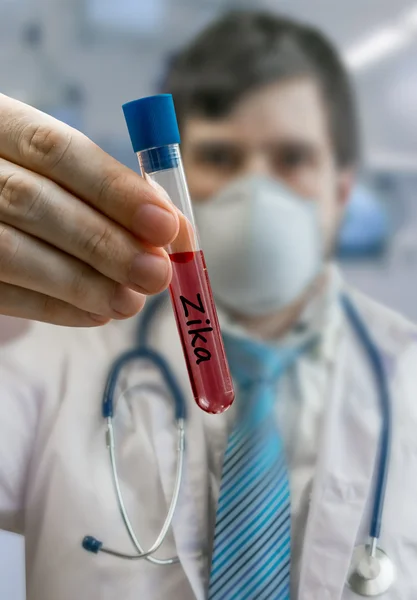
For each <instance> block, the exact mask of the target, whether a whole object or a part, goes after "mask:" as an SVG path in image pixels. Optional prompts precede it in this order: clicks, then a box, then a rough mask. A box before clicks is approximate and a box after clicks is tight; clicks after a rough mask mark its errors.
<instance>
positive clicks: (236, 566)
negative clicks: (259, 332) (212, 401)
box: [208, 335, 300, 600]
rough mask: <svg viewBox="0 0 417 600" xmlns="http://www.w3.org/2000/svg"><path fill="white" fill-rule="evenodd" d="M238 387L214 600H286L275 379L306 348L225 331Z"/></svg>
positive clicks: (286, 525)
mask: <svg viewBox="0 0 417 600" xmlns="http://www.w3.org/2000/svg"><path fill="white" fill-rule="evenodd" d="M224 341H225V348H226V353H227V356H228V360H229V365H230V368H231V372H232V375H233V378H234V379H235V382H236V384H237V386H238V397H237V402H238V414H237V420H236V424H235V426H234V428H233V430H232V432H231V434H230V436H229V440H228V445H227V448H226V452H225V456H224V463H223V473H222V481H221V486H220V496H219V502H218V508H217V515H216V527H215V537H214V549H213V558H212V565H211V573H210V585H209V594H208V598H209V600H266V599H268V600H288V599H289V594H290V592H289V584H290V543H291V535H290V533H291V515H290V491H289V482H288V473H287V468H286V464H285V456H284V451H283V447H282V442H281V439H280V436H279V433H278V430H277V425H276V419H275V414H274V404H275V399H276V384H277V381H278V379H279V377H280V375H281V374H282V373H283V372H284V370H285V369H286V368H288V367H289V366H290V364H291V363H293V362H294V361H295V359H296V357H297V355H298V354H299V353H300V351H299V350H298V351H297V350H295V349H286V350H278V349H276V348H272V347H270V346H267V345H264V344H261V343H258V342H253V341H250V340H246V339H239V338H235V337H232V336H229V335H224Z"/></svg>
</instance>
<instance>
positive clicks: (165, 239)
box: [132, 204, 178, 246]
mask: <svg viewBox="0 0 417 600" xmlns="http://www.w3.org/2000/svg"><path fill="white" fill-rule="evenodd" d="M132 230H133V233H134V234H135V235H137V236H139V237H140V238H142V239H143V240H146V241H147V242H149V243H150V244H152V245H153V246H166V245H168V244H169V243H170V242H172V240H173V239H174V238H175V237H176V235H177V233H178V217H177V216H176V214H174V213H173V212H170V211H169V210H165V208H162V207H161V206H158V205H157V204H143V205H142V206H140V207H139V208H138V210H137V212H136V214H135V216H134V218H133V222H132Z"/></svg>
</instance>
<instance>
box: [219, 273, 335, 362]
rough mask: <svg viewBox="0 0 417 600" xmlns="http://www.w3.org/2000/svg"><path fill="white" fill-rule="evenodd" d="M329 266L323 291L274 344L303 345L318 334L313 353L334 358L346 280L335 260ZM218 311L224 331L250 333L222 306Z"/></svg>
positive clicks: (318, 357)
mask: <svg viewBox="0 0 417 600" xmlns="http://www.w3.org/2000/svg"><path fill="white" fill-rule="evenodd" d="M326 269H327V280H326V284H325V286H324V288H323V290H322V291H321V293H320V294H318V295H316V296H315V297H314V298H313V299H312V300H311V301H310V302H309V303H308V304H307V306H306V308H305V309H304V311H303V312H302V314H301V315H300V317H299V319H298V321H297V323H295V325H294V327H293V328H292V329H291V331H289V332H288V333H287V334H285V335H284V336H283V337H280V338H279V339H277V340H275V341H272V344H276V345H277V346H279V347H282V346H300V345H302V344H304V343H307V342H308V341H309V340H312V339H314V338H315V337H317V340H318V341H317V344H315V345H314V346H313V347H312V349H311V354H312V357H313V358H317V359H319V360H325V361H326V362H329V363H331V362H333V360H334V359H335V354H336V353H335V350H336V345H337V339H338V334H339V331H340V325H341V323H342V311H341V306H340V301H339V297H340V293H341V290H342V285H343V283H342V278H341V276H340V273H339V271H338V269H337V267H336V266H335V265H334V264H329V265H328V266H327V267H326ZM218 312H219V320H220V324H221V328H222V329H223V330H224V331H227V332H228V333H230V334H232V335H236V336H238V337H246V338H248V337H249V338H250V337H251V336H250V334H249V333H248V332H247V331H246V330H245V328H244V327H243V326H242V325H240V324H238V323H236V321H234V320H233V319H232V318H231V317H230V316H229V315H228V314H227V313H226V312H224V311H221V310H219V311H218Z"/></svg>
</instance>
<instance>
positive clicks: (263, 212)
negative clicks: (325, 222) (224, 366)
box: [194, 176, 323, 316]
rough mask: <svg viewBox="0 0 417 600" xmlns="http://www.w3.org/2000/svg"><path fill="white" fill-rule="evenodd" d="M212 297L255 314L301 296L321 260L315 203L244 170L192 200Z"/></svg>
mask: <svg viewBox="0 0 417 600" xmlns="http://www.w3.org/2000/svg"><path fill="white" fill-rule="evenodd" d="M194 214H195V219H196V223H197V227H198V231H199V236H200V240H201V246H202V248H203V251H204V255H205V257H206V262H207V268H208V272H209V275H210V281H211V284H212V287H213V292H214V296H215V298H216V299H217V300H218V301H219V302H221V303H222V304H223V305H224V306H225V307H226V308H229V309H231V310H234V311H236V312H239V313H241V314H246V315H248V316H260V315H266V314H268V313H272V312H274V311H278V310H280V309H282V308H283V307H285V306H287V305H288V304H290V303H291V302H293V301H294V300H295V299H297V298H298V297H300V295H302V294H303V292H304V291H306V290H307V288H308V286H309V285H310V284H311V283H312V282H313V281H314V279H315V278H316V276H317V275H318V273H319V272H320V270H321V267H322V264H323V251H322V246H323V244H322V239H321V231H320V223H319V215H318V207H317V203H316V202H313V201H309V200H305V199H303V198H301V197H299V196H297V195H296V194H295V193H294V192H292V191H291V190H290V189H288V188H286V187H285V186H284V185H283V184H281V183H279V182H278V181H275V180H273V179H269V178H265V177H255V176H245V177H242V178H240V179H238V180H235V181H234V182H233V183H232V184H231V185H229V186H228V187H227V188H224V189H223V190H222V191H221V192H220V193H219V194H218V195H217V196H215V197H213V198H212V199H209V200H207V201H204V202H198V203H195V204H194Z"/></svg>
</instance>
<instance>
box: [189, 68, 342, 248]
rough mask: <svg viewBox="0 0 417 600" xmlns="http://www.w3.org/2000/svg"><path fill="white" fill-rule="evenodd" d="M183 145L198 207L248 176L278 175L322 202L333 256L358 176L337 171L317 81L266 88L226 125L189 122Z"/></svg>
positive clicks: (248, 98) (231, 115) (201, 119)
mask: <svg viewBox="0 0 417 600" xmlns="http://www.w3.org/2000/svg"><path fill="white" fill-rule="evenodd" d="M182 140H183V144H182V149H183V159H184V165H185V169H186V173H187V180H188V185H189V188H190V193H191V197H192V198H193V201H194V202H204V200H206V199H208V198H210V197H211V196H213V195H214V194H216V193H217V192H219V191H220V190H221V189H222V188H223V187H224V186H225V185H227V184H228V183H230V182H231V181H232V180H233V179H234V178H236V177H240V176H242V175H248V174H257V175H260V174H261V175H266V176H269V177H275V178H277V179H280V180H281V181H283V182H284V183H285V184H286V185H287V186H289V187H291V188H292V189H293V190H294V191H295V192H297V193H298V194H299V195H301V196H303V197H305V198H308V199H311V200H312V201H315V202H318V203H319V206H320V215H321V223H322V227H323V235H324V240H325V245H326V250H327V251H330V249H331V248H332V246H333V243H334V239H335V237H336V234H337V231H338V228H339V224H340V220H341V216H342V212H343V206H344V203H345V200H346V198H347V196H348V193H349V189H350V182H351V179H352V178H351V175H350V173H346V172H341V171H340V169H338V167H337V164H336V160H335V156H334V152H333V148H332V144H331V139H330V135H329V124H328V116H327V113H326V107H325V104H324V101H323V99H322V96H321V94H320V91H319V89H318V86H317V85H316V84H315V83H314V82H313V81H312V80H311V79H309V78H302V79H294V80H288V81H286V82H281V83H276V84H272V85H269V86H265V87H263V88H260V89H258V90H256V91H254V92H251V93H249V94H247V95H246V96H244V97H243V98H242V99H241V100H240V101H239V102H238V103H237V104H236V105H235V106H234V108H233V110H232V111H231V112H230V113H229V114H228V115H227V116H225V117H224V118H221V119H216V120H213V119H207V118H204V117H190V118H189V119H187V120H186V121H185V123H184V128H183V135H182Z"/></svg>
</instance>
